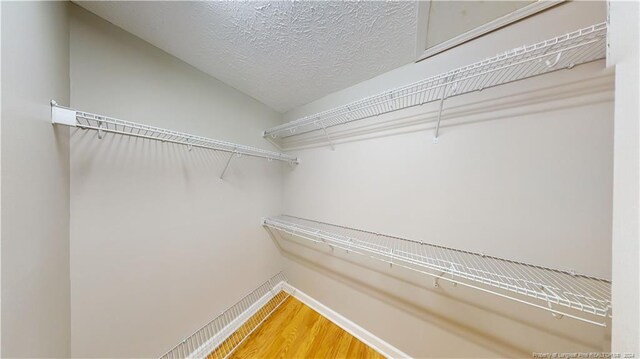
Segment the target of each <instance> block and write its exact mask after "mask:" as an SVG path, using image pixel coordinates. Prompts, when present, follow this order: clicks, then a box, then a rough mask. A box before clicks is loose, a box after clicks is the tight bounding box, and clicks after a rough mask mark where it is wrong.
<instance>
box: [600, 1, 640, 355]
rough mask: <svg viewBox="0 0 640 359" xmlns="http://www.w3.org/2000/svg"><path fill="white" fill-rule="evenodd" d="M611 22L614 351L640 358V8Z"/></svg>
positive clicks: (621, 11)
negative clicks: (613, 117)
mask: <svg viewBox="0 0 640 359" xmlns="http://www.w3.org/2000/svg"><path fill="white" fill-rule="evenodd" d="M610 22H611V27H610V33H609V38H610V39H611V48H610V50H611V52H610V56H609V58H608V61H609V62H610V63H611V64H612V65H615V71H616V101H615V130H614V132H615V148H614V175H613V178H614V182H613V186H614V187H613V199H614V202H613V302H612V304H613V308H614V309H613V315H614V318H613V329H612V332H613V334H612V351H613V352H617V353H636V355H640V303H639V302H640V267H639V265H638V263H639V262H640V245H639V241H640V231H639V230H638V228H639V226H640V225H639V220H640V218H639V216H640V212H639V206H638V202H639V201H640V198H639V196H640V191H639V190H638V186H640V174H639V171H640V170H639V168H640V167H639V163H638V161H640V145H639V141H640V137H639V136H640V133H639V131H640V127H639V126H638V121H639V118H640V109H639V106H640V90H639V85H638V83H639V82H640V72H639V71H638V69H639V68H640V58H639V55H638V51H639V50H638V48H639V47H640V44H639V42H640V6H639V5H638V3H637V2H619V1H613V2H611V7H610Z"/></svg>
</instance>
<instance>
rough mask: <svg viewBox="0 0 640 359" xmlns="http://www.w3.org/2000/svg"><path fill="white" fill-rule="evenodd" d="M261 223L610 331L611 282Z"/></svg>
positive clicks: (344, 230) (275, 221) (336, 231)
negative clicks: (607, 324) (608, 320)
mask: <svg viewBox="0 0 640 359" xmlns="http://www.w3.org/2000/svg"><path fill="white" fill-rule="evenodd" d="M263 224H264V226H266V227H267V228H268V229H272V230H275V231H276V232H278V233H279V234H281V235H283V237H286V236H287V235H292V236H295V237H298V238H301V239H305V240H309V241H312V242H314V243H318V244H324V245H328V246H330V247H331V248H339V249H342V250H345V251H346V252H347V253H356V254H360V255H363V256H367V257H370V258H373V259H377V260H381V261H384V262H387V263H389V264H391V265H392V266H393V265H396V266H399V267H404V268H407V269H410V270H413V271H417V272H421V273H424V274H428V275H430V276H433V277H434V278H435V280H434V285H436V286H437V283H438V280H445V281H449V282H452V283H456V284H461V285H463V286H467V287H471V288H474V289H478V290H481V291H483V292H486V293H490V294H494V295H498V296H500V297H502V298H507V299H510V300H514V301H517V302H520V303H523V304H527V305H531V306H534V307H537V308H540V309H544V310H547V311H550V312H551V313H552V314H553V315H554V316H555V317H556V318H562V316H567V317H570V318H573V319H578V320H581V321H584V322H587V323H590V324H595V325H599V326H606V318H607V317H610V316H611V282H610V281H607V280H604V279H599V278H594V277H590V276H586V275H580V274H576V273H570V272H566V271H562V270H557V269H551V268H545V267H541V266H536V265H530V264H526V263H520V262H516V261H511V260H507V259H502V258H496V257H492V256H488V255H484V254H479V253H473V252H468V251H462V250H457V249H453V248H447V247H443V246H438V245H433V244H429V243H425V242H420V241H414V240H408V239H404V238H398V237H393V236H387V235H383V234H379V233H373V232H367V231H363V230H358V229H354V228H348V227H343V226H337V225H332V224H328V223H323V222H318V221H313V220H308V219H302V218H297V217H293V216H287V215H282V216H279V217H275V218H267V219H264V222H263ZM563 307H564V308H563ZM565 308H571V309H572V311H571V312H568V311H566V310H565Z"/></svg>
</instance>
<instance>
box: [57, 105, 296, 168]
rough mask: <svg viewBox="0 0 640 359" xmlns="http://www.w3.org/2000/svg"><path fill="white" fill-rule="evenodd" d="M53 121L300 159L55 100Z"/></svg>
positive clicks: (102, 131)
mask: <svg viewBox="0 0 640 359" xmlns="http://www.w3.org/2000/svg"><path fill="white" fill-rule="evenodd" d="M51 106H52V117H53V119H52V120H53V123H55V124H63V125H67V126H73V127H78V128H81V129H85V130H94V131H98V137H99V138H102V137H103V136H104V134H105V133H114V134H120V135H125V136H133V137H138V138H145V139H150V140H158V141H162V142H169V143H175V144H181V145H185V146H187V147H189V149H191V148H193V147H198V148H204V149H209V150H215V151H222V152H229V153H232V154H236V155H237V156H242V155H247V156H251V157H260V158H266V159H269V160H277V161H284V162H289V163H293V164H297V163H298V159H297V157H295V156H291V155H288V154H284V153H278V152H273V151H268V150H263V149H261V148H256V147H251V146H246V145H240V144H235V143H231V142H226V141H221V140H214V139H211V138H206V137H202V136H196V135H190V134H187V133H183V132H178V131H173V130H167V129H164V128H159V127H154V126H149V125H144V124H140V123H135V122H130V121H125V120H120V119H117V118H113V117H108V116H102V115H97V114H94V113H89V112H83V111H78V110H74V109H71V108H68V107H63V106H60V105H58V104H56V103H55V102H52V104H51Z"/></svg>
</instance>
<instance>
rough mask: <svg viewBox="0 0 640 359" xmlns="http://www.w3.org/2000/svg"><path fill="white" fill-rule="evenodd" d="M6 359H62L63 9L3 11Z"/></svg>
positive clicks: (7, 7)
mask: <svg viewBox="0 0 640 359" xmlns="http://www.w3.org/2000/svg"><path fill="white" fill-rule="evenodd" d="M1 6H2V353H1V355H2V357H6V358H15V357H31V358H42V357H68V356H69V354H70V329H69V325H70V324H69V316H70V313H69V312H70V307H69V129H67V128H54V127H53V126H52V125H51V116H50V111H51V110H50V106H49V101H50V100H52V99H56V100H58V101H62V102H68V101H69V31H68V16H67V4H66V3H64V2H2V5H1Z"/></svg>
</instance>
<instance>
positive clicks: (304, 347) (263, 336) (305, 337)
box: [209, 297, 384, 359]
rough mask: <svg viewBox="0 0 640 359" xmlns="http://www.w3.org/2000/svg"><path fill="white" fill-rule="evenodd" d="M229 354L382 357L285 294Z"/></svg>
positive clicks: (232, 356) (243, 356) (235, 356)
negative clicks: (272, 309) (284, 297)
mask: <svg viewBox="0 0 640 359" xmlns="http://www.w3.org/2000/svg"><path fill="white" fill-rule="evenodd" d="M272 302H274V301H273V300H272ZM272 302H270V304H271V305H273V304H272ZM277 302H278V303H279V302H280V301H277ZM270 304H267V305H270ZM224 345H225V343H223V345H222V346H224ZM222 346H221V347H222ZM220 350H221V349H220V348H219V349H216V351H214V352H213V353H211V354H210V355H209V359H211V358H215V357H218V356H219V354H221V353H219V352H218V351H220ZM229 358H238V359H239V358H384V357H383V356H382V355H380V354H379V353H377V352H376V351H374V350H373V349H371V348H370V347H368V346H367V345H365V344H364V343H362V342H361V341H359V340H358V339H356V338H355V337H354V336H352V335H351V334H349V333H347V332H345V331H344V330H342V329H341V328H340V327H338V326H337V325H335V324H333V323H332V322H331V321H329V320H328V319H326V318H325V317H323V316H321V315H320V314H318V313H316V312H315V311H314V310H313V309H311V308H309V307H307V306H306V305H304V304H302V303H301V302H300V301H298V300H297V299H295V298H293V297H288V298H287V299H285V300H284V302H283V303H282V304H281V305H280V306H279V307H278V308H277V309H276V310H275V311H274V312H273V314H271V315H270V316H269V317H268V318H267V319H266V320H265V321H264V322H263V323H262V324H261V325H260V326H259V327H257V328H256V329H255V331H254V332H253V333H252V334H251V335H250V336H249V337H248V338H247V339H246V340H245V341H244V342H243V343H242V344H240V346H239V347H238V348H237V349H235V350H234V351H233V353H231V355H230V356H229Z"/></svg>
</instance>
